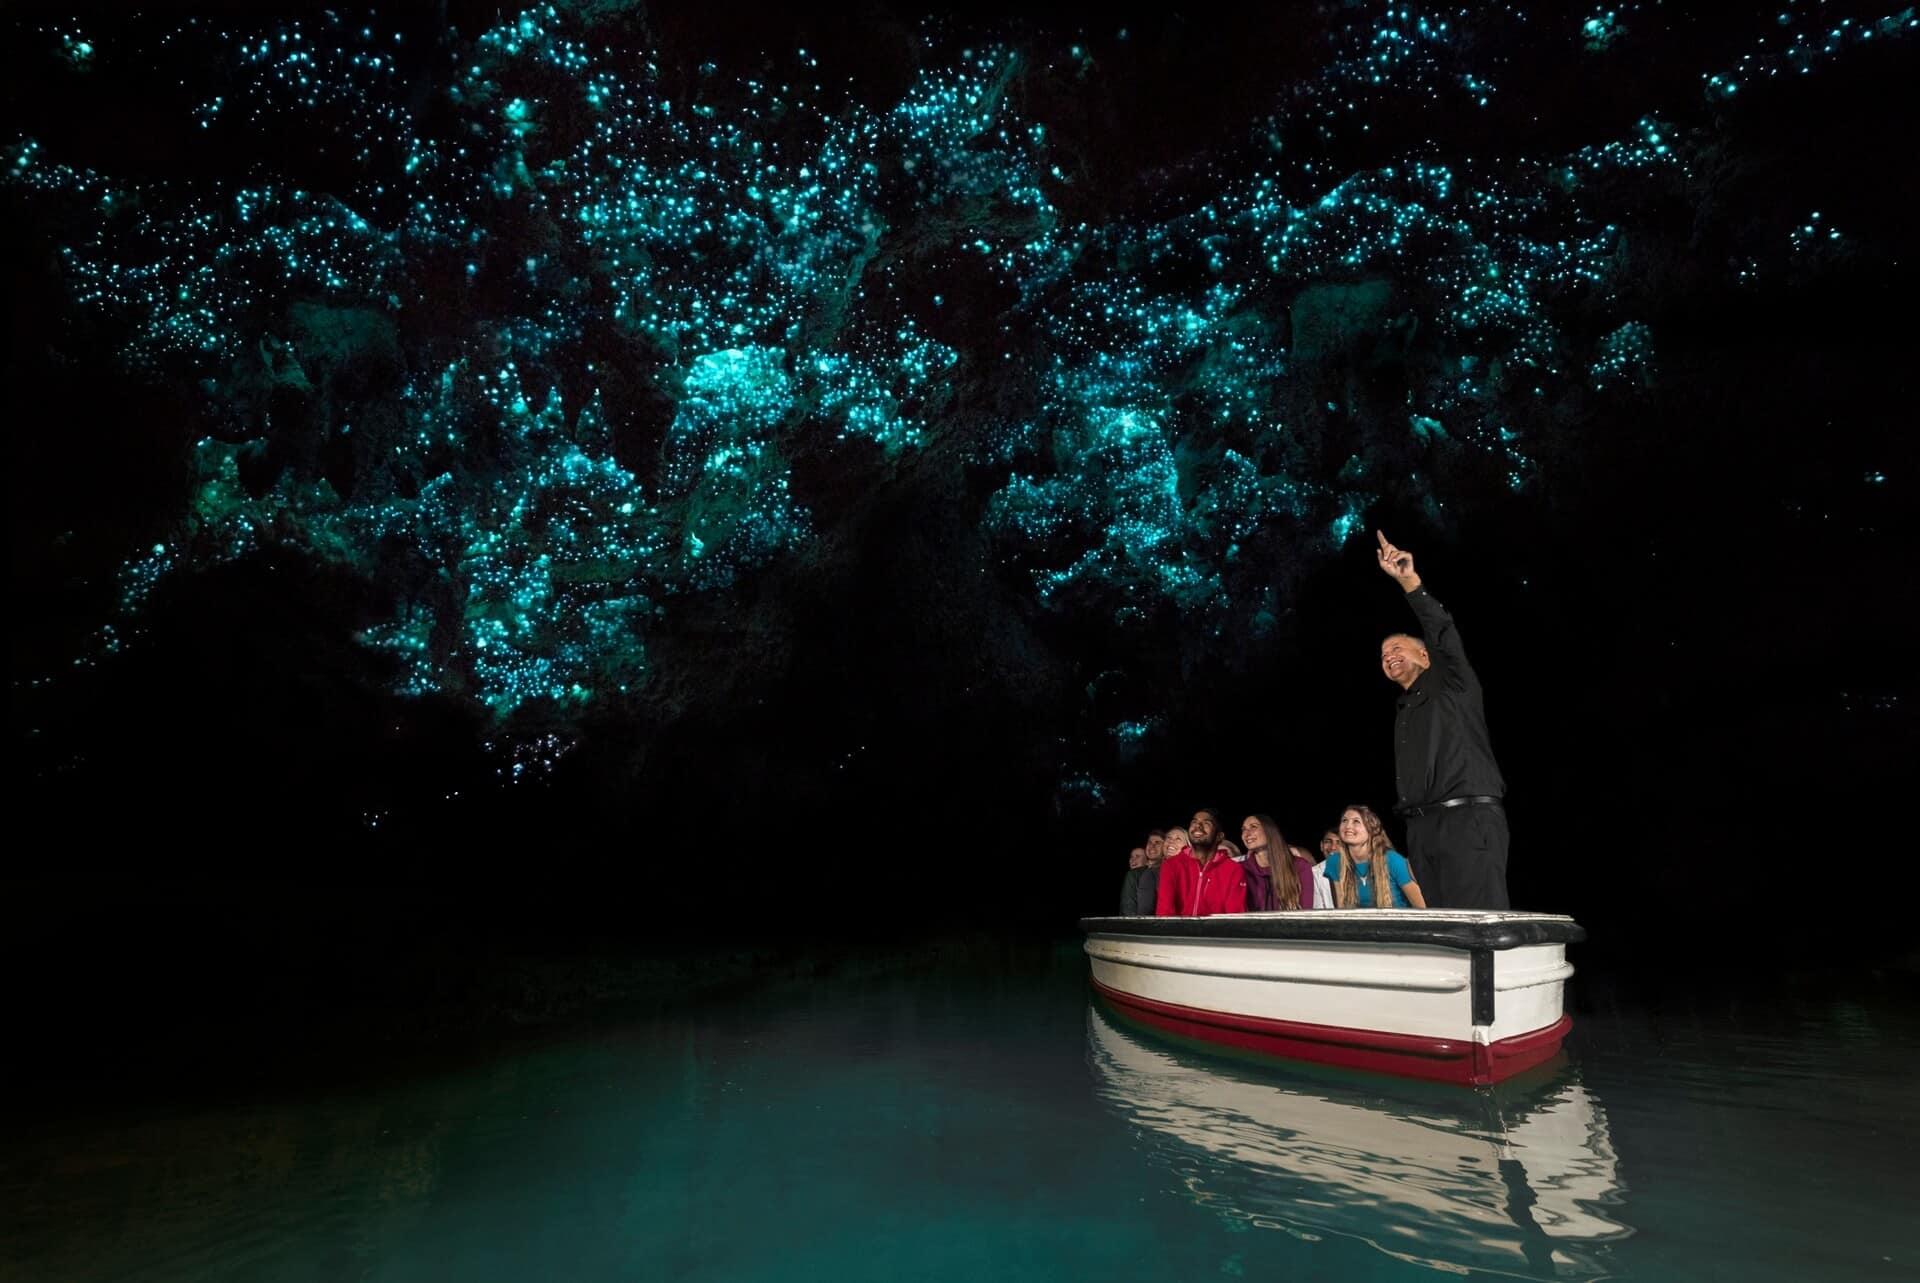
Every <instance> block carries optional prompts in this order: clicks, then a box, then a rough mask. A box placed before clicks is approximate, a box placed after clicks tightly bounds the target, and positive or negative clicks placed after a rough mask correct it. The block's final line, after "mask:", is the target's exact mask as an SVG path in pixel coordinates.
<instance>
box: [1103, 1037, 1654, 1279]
mask: <svg viewBox="0 0 1920 1283" xmlns="http://www.w3.org/2000/svg"><path fill="white" fill-rule="evenodd" d="M1087 1041H1088V1059H1089V1060H1090V1061H1091V1063H1092V1066H1093V1070H1094V1074H1095V1076H1096V1078H1097V1079H1098V1083H1099V1087H1100V1091H1101V1095H1102V1096H1103V1097H1104V1098H1105V1100H1106V1102H1107V1103H1108V1105H1109V1106H1111V1107H1112V1108H1113V1109H1114V1110H1116V1111H1117V1112H1118V1113H1119V1114H1120V1115H1121V1116H1122V1117H1124V1118H1125V1119H1127V1121H1129V1122H1131V1123H1134V1124H1136V1125H1138V1126H1139V1127H1140V1128H1141V1129H1143V1131H1144V1133H1145V1135H1146V1137H1147V1140H1148V1142H1149V1144H1150V1145H1151V1147H1152V1149H1153V1151H1154V1156H1155V1157H1156V1158H1157V1159H1159V1160H1161V1161H1164V1162H1165V1163H1166V1164H1167V1165H1168V1166H1169V1167H1170V1168H1171V1169H1172V1170H1173V1171H1174V1172H1175V1173H1177V1174H1178V1175H1179V1176H1180V1178H1181V1180H1182V1181H1183V1182H1184V1183H1185V1185H1186V1186H1187V1188H1188V1189H1189V1190H1190V1191H1191V1192H1192V1194H1193V1195H1194V1196H1195V1197H1196V1198H1198V1199H1200V1200H1201V1201H1203V1202H1205V1203H1208V1204H1211V1205H1213V1206H1215V1207H1217V1208H1219V1209H1220V1210H1222V1211H1223V1212H1225V1213H1228V1214H1230V1215H1234V1216H1238V1217H1242V1218H1244V1219H1246V1220H1247V1221H1249V1222H1251V1223H1253V1224H1255V1225H1260V1226H1265V1227H1268V1228H1273V1229H1280V1230H1285V1231H1288V1232H1290V1233H1293V1234H1295V1235H1298V1236H1300V1237H1305V1238H1312V1237H1316V1236H1318V1235H1320V1234H1341V1235H1346V1236H1349V1237H1352V1238H1357V1239H1362V1240H1364V1241H1366V1242H1368V1243H1370V1244H1372V1245H1373V1246H1374V1247H1376V1248H1378V1249H1379V1250H1380V1251H1382V1252H1385V1253H1386V1254H1388V1255H1389V1256H1393V1257H1397V1258H1399V1259H1401V1260H1404V1261H1408V1262H1412V1263H1415V1264H1419V1265H1425V1266H1430V1267H1433V1268H1436V1269H1439V1270H1443V1271H1447V1272H1450V1273H1455V1274H1458V1273H1465V1272H1468V1271H1487V1272H1492V1273H1497V1274H1507V1275H1515V1276H1518V1277H1522V1278H1547V1279H1587V1278H1596V1277H1599V1276H1602V1275H1605V1274H1608V1273H1611V1272H1612V1271H1611V1269H1610V1267H1609V1265H1608V1264H1607V1255H1608V1253H1607V1249H1606V1247H1605V1244H1606V1243H1607V1241H1608V1240H1610V1239H1618V1238H1622V1237H1625V1236H1626V1235H1628V1234H1630V1233H1632V1230H1630V1229H1629V1228H1628V1227H1626V1226H1624V1225H1622V1224H1620V1223H1619V1222H1618V1221H1615V1220H1613V1219H1612V1218H1611V1214H1612V1211H1613V1210H1614V1209H1615V1208H1616V1207H1617V1205H1618V1204H1619V1203H1620V1202H1621V1200H1622V1191H1621V1185H1620V1176H1619V1164H1618V1161H1617V1160H1616V1159H1615V1157H1614V1153H1613V1147H1612V1145H1611V1143H1610V1142H1609V1141H1608V1138H1607V1120H1606V1115H1605V1113H1603V1112H1602V1110H1601V1108H1600V1102H1599V1101H1598V1100H1596V1099H1594V1097H1593V1096H1592V1095H1591V1094H1590V1093H1589V1092H1588V1091H1587V1090H1586V1089H1585V1088H1584V1087H1582V1086H1581V1084H1580V1081H1579V1077H1578V1073H1577V1071H1575V1070H1572V1069H1569V1068H1566V1067H1565V1066H1564V1063H1562V1064H1561V1065H1559V1066H1557V1067H1556V1066H1543V1067H1542V1068H1541V1070H1539V1071H1536V1072H1534V1073H1532V1074H1529V1075H1527V1076H1526V1078H1525V1079H1516V1080H1514V1081H1513V1082H1512V1083H1510V1084H1507V1085H1504V1086H1502V1087H1499V1088H1495V1089H1492V1090H1488V1091H1480V1092H1471V1093H1463V1092H1461V1091H1460V1090H1459V1089H1457V1088H1449V1087H1433V1086H1428V1085H1426V1084H1419V1083H1406V1082H1400V1081H1395V1080H1386V1079H1379V1080H1376V1079H1363V1078H1360V1077H1359V1076H1356V1075H1351V1074H1341V1073H1338V1072H1333V1071H1327V1072H1319V1073H1315V1072H1314V1071H1303V1072H1298V1073H1285V1072H1269V1071H1266V1070H1264V1069H1255V1068H1244V1069H1243V1068H1241V1067H1239V1066H1237V1065H1235V1064H1232V1063H1230V1062H1226V1061H1222V1060H1218V1059H1215V1058H1213V1057H1211V1056H1202V1055H1198V1054H1190V1053H1187V1052H1184V1051H1177V1050H1174V1049H1172V1047H1171V1046H1169V1045H1168V1044H1165V1043H1162V1042H1161V1041H1160V1040H1159V1039H1158V1038H1157V1037H1155V1036H1152V1035H1149V1034H1145V1033H1137V1032H1135V1031H1134V1030H1133V1029H1132V1028H1130V1027H1123V1026H1122V1025H1121V1024H1120V1023H1119V1022H1118V1020H1117V1019H1116V1018H1115V1017H1113V1016H1111V1015H1109V1014H1108V1012H1107V1011H1106V1010H1105V1009H1104V1008H1103V1007H1102V1006H1101V1005H1100V1004H1099V1003H1098V1001H1095V1002H1094V1003H1092V1004H1090V1005H1089V1007H1088V1011H1087Z"/></svg>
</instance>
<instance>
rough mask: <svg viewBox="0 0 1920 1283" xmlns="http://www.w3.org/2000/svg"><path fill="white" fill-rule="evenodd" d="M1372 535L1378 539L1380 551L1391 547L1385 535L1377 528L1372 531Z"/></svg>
mask: <svg viewBox="0 0 1920 1283" xmlns="http://www.w3.org/2000/svg"><path fill="white" fill-rule="evenodd" d="M1373 537H1374V538H1375V539H1378V540H1379V541H1380V551H1382V552H1386V551H1388V550H1389V549H1391V548H1392V547H1393V545H1392V544H1390V543H1388V542H1387V537H1386V536H1385V535H1383V534H1381V533H1380V532H1379V531H1378V530H1376V531H1374V532H1373Z"/></svg>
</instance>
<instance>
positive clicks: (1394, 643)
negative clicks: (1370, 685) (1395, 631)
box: [1380, 637, 1432, 687]
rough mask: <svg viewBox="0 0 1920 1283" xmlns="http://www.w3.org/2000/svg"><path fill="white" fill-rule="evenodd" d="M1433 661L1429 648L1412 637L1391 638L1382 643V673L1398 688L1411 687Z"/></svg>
mask: <svg viewBox="0 0 1920 1283" xmlns="http://www.w3.org/2000/svg"><path fill="white" fill-rule="evenodd" d="M1431 664H1432V661H1431V660H1429V659H1428V658H1427V648H1426V646H1425V645H1424V644H1422V643H1421V642H1417V641H1415V640H1414V639H1413V638H1411V637H1389V638H1387V639H1386V640H1385V641H1384V642H1381V643H1380V671H1381V672H1383V673H1385V674H1386V675H1387V680H1388V681H1390V682H1392V683H1393V684H1394V685H1396V686H1402V687H1405V686H1411V685H1413V683H1414V681H1415V680H1416V679H1418V678H1419V676H1420V674H1422V673H1424V672H1426V671H1427V669H1428V668H1429V667H1430V666H1431Z"/></svg>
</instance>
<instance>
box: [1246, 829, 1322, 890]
mask: <svg viewBox="0 0 1920 1283" xmlns="http://www.w3.org/2000/svg"><path fill="white" fill-rule="evenodd" d="M1240 840H1241V841H1242V842H1245V843H1246V844H1247V864H1246V869H1247V912H1249V913H1266V912H1269V911H1271V910H1274V909H1311V908H1312V907H1313V865H1312V864H1311V863H1309V862H1308V860H1307V858H1306V856H1305V855H1303V854H1301V853H1299V852H1298V851H1297V850H1296V849H1295V848H1293V847H1290V846H1288V845H1287V842H1286V839H1285V838H1283V837H1281V836H1280V826H1279V825H1277V824H1275V823H1274V822H1273V817H1272V816H1271V815H1249V816H1248V817H1247V818H1246V819H1245V820H1242V821H1241V823H1240Z"/></svg>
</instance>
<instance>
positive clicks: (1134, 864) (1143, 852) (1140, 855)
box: [1127, 846, 1147, 869]
mask: <svg viewBox="0 0 1920 1283" xmlns="http://www.w3.org/2000/svg"><path fill="white" fill-rule="evenodd" d="M1146 864H1147V849H1146V848H1145V847H1142V846H1136V847H1134V848H1133V850H1132V851H1130V852H1128V853H1127V867H1128V868H1129V869H1141V868H1145V867H1146Z"/></svg>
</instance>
